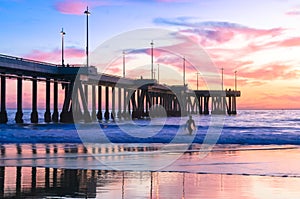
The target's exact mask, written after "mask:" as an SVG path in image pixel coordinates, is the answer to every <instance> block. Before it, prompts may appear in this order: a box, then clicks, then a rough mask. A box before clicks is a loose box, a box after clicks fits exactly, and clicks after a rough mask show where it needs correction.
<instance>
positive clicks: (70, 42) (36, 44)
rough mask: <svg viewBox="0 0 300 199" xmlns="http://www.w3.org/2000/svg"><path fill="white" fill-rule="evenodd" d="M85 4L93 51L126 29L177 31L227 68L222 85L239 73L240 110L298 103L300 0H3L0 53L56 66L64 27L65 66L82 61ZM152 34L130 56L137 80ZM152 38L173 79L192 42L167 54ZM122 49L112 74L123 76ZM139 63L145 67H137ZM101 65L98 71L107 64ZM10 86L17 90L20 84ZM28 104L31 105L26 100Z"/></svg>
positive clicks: (192, 76) (164, 71) (158, 60)
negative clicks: (145, 42)
mask: <svg viewBox="0 0 300 199" xmlns="http://www.w3.org/2000/svg"><path fill="white" fill-rule="evenodd" d="M87 6H89V10H90V12H91V15H90V16H89V51H90V52H91V53H93V52H95V51H96V49H97V48H98V47H99V46H101V45H103V44H106V43H107V42H108V41H111V39H112V38H116V37H118V35H123V34H126V33H127V32H128V31H135V30H137V29H147V28H156V29H164V30H168V31H172V32H174V34H173V35H176V36H177V37H178V35H183V36H184V37H185V38H186V39H189V41H192V42H193V43H194V44H196V45H198V46H199V47H200V48H201V49H203V51H204V52H205V53H206V54H207V56H208V58H209V59H210V60H211V62H212V63H213V65H214V67H215V69H216V70H217V71H219V76H220V74H221V68H223V69H224V70H223V72H224V88H226V89H229V88H230V89H234V88H235V76H234V74H235V71H237V72H236V74H237V89H238V90H240V91H241V92H242V96H241V97H240V98H239V99H238V108H239V109H299V108H300V104H299V102H298V100H299V98H300V92H299V91H300V67H299V64H300V56H299V54H300V26H299V20H300V2H297V1H292V0H264V1H259V0H253V1H240V0H210V1H207V0H206V1H205V0H145V1H139V0H97V1H96V0H84V1H80V0H51V1H50V0H48V1H47V0H44V1H36V0H0V24H1V27H2V29H1V32H0V35H1V37H0V43H1V45H0V54H5V55H11V56H17V57H23V58H29V59H34V60H39V61H45V62H51V63H57V64H59V63H61V34H60V31H61V29H62V28H63V29H64V31H65V32H66V35H65V37H64V45H65V63H69V64H71V65H72V64H84V63H85V48H86V47H85V46H86V16H85V15H84V14H83V12H84V11H85V9H86V7H87ZM150 38H151V34H150V37H149V41H147V42H148V43H147V44H146V45H144V46H143V45H140V49H135V50H134V51H132V52H131V53H130V54H129V53H128V55H126V61H127V62H126V65H128V71H127V74H128V75H129V76H130V77H132V78H137V77H138V76H140V74H141V71H142V70H143V71H144V70H145V67H147V66H148V65H149V64H150V58H149V56H150V49H149V48H150V42H151V41H150ZM147 39H148V38H147ZM155 39H156V38H155V37H154V48H155V47H156V48H157V49H156V51H155V53H154V62H155V66H156V65H157V64H160V65H161V71H160V73H161V74H160V76H161V79H160V82H161V83H172V80H171V79H170V78H169V79H168V78H167V77H168V76H169V75H168V74H171V72H169V71H173V72H174V71H175V72H176V71H180V70H181V67H182V66H181V64H182V60H181V59H182V57H180V56H182V55H183V54H184V53H183V52H181V49H189V47H190V45H191V44H190V43H188V42H186V43H182V44H181V45H177V43H176V44H175V43H174V44H172V45H173V46H172V45H171V46H172V47H173V48H168V49H169V50H170V51H174V49H175V47H176V49H175V51H176V53H177V54H180V56H178V55H174V54H173V55H170V53H166V52H162V51H160V50H159V49H158V46H160V45H161V44H159V42H158V41H157V40H155ZM169 41H171V40H169ZM169 46H170V45H169ZM160 47H162V46H160ZM121 52H122V51H121V49H120V52H118V53H119V56H117V57H116V59H115V60H114V63H113V64H112V65H111V66H110V67H109V68H108V70H106V72H107V73H111V74H114V75H120V76H121V75H122V62H121V61H120V60H121V58H122V53H121ZM133 52H134V53H133ZM176 53H175V54H176ZM171 54H172V53H171ZM187 54H188V53H187ZM183 56H185V55H183ZM187 56H188V55H187ZM143 62H144V63H143ZM146 62H147V63H146ZM191 62H192V61H191V60H188V62H187V83H188V85H189V87H190V88H192V89H196V84H197V81H196V71H195V70H194V69H195V68H194V69H193V67H192V66H191V65H193V63H191ZM130 65H131V67H132V66H133V65H135V67H132V68H130ZM138 65H143V66H145V67H141V68H139V69H137V68H136V67H137V66H138ZM97 67H99V70H101V67H102V66H97ZM199 67H200V68H199V72H200V73H201V74H200V76H199V89H206V88H207V85H205V81H206V80H207V79H209V77H208V76H209V75H207V74H206V73H205V71H206V70H207V68H205V67H202V66H199ZM134 69H135V70H134ZM173 72H172V73H173ZM179 73H180V72H179ZM174 74H175V73H174ZM206 75H207V76H206ZM171 76H172V75H171ZM156 77H157V69H156ZM174 77H176V78H177V76H176V75H175V76H174ZM178 78H181V77H179V76H178ZM178 81H179V80H177V82H178ZM180 81H181V80H180ZM8 86H9V87H11V90H13V93H14V92H15V87H16V86H15V82H14V81H12V82H10V83H8ZM27 86H28V87H29V86H30V84H29V83H27ZM43 90H44V88H41V89H40V91H39V92H43ZM12 98H13V97H12ZM14 101H15V100H12V101H11V103H15V102H14ZM8 103H9V102H8ZM26 103H27V104H28V106H29V104H30V100H29V98H28V100H27V101H26V100H25V106H26Z"/></svg>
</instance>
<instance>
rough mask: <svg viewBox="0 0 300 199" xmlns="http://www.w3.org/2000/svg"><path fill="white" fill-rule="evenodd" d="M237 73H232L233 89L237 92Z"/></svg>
mask: <svg viewBox="0 0 300 199" xmlns="http://www.w3.org/2000/svg"><path fill="white" fill-rule="evenodd" d="M236 73H237V71H234V89H235V91H237V77H236Z"/></svg>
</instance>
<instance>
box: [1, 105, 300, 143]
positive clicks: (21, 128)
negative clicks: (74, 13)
mask: <svg viewBox="0 0 300 199" xmlns="http://www.w3.org/2000/svg"><path fill="white" fill-rule="evenodd" d="M14 113H15V112H14V111H13V110H9V112H8V115H9V123H8V124H6V125H3V124H2V125H0V128H1V130H0V142H1V143H55V142H57V143H63V142H68V143H81V142H82V139H81V138H83V137H84V138H85V139H84V140H83V141H87V142H93V141H97V140H95V139H94V137H95V135H97V136H100V135H101V136H103V137H105V138H106V139H100V140H99V142H102V141H103V142H112V143H170V142H179V143H180V142H183V143H184V142H193V143H200V144H201V143H203V142H204V140H205V138H206V136H207V135H208V134H211V136H213V137H214V139H216V140H215V141H216V142H217V144H242V145H272V144H275V145H287V144H292V145H300V136H299V135H300V110H249V111H246V110H241V111H239V112H238V115H236V116H201V115H200V116H199V115H197V116H196V115H195V116H193V118H194V120H195V122H196V125H197V126H198V128H197V131H196V132H194V134H193V135H192V137H190V136H187V132H186V130H185V127H184V125H185V122H186V120H187V117H184V118H166V119H161V118H154V119H151V120H135V121H122V120H121V121H117V122H112V121H109V122H101V123H93V124H86V125H85V124H78V125H76V126H75V125H72V124H45V123H43V121H42V120H43V119H42V118H43V117H42V115H43V113H44V112H43V111H39V114H40V123H39V124H30V121H29V115H30V111H27V112H26V111H24V120H25V124H23V125H18V124H14V121H13V118H14ZM215 118H216V119H215ZM216 126H217V130H216V128H214V127H216ZM212 129H213V130H212ZM78 133H79V134H78ZM82 136H83V137H82ZM89 137H90V138H91V139H88V138H89ZM174 138H176V139H174Z"/></svg>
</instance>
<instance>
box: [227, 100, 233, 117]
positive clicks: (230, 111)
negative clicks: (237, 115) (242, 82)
mask: <svg viewBox="0 0 300 199" xmlns="http://www.w3.org/2000/svg"><path fill="white" fill-rule="evenodd" d="M227 113H228V114H229V115H230V114H231V113H232V101H231V96H229V97H228V110H227Z"/></svg>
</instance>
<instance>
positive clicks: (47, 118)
mask: <svg viewBox="0 0 300 199" xmlns="http://www.w3.org/2000/svg"><path fill="white" fill-rule="evenodd" d="M44 121H45V122H51V111H50V79H47V81H46V112H45V114H44Z"/></svg>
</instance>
